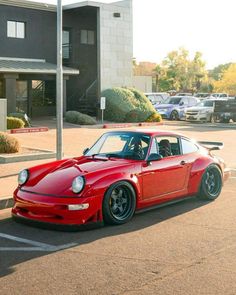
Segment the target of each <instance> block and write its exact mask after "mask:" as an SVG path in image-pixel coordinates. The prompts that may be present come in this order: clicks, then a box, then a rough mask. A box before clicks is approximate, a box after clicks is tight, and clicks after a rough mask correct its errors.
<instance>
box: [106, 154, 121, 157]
mask: <svg viewBox="0 0 236 295" xmlns="http://www.w3.org/2000/svg"><path fill="white" fill-rule="evenodd" d="M106 157H108V158H122V156H121V155H118V154H106Z"/></svg>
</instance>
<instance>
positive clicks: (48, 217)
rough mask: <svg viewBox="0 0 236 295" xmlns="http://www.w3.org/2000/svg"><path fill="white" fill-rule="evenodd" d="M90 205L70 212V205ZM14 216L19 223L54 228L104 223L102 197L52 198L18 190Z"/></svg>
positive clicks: (15, 196) (13, 209)
mask: <svg viewBox="0 0 236 295" xmlns="http://www.w3.org/2000/svg"><path fill="white" fill-rule="evenodd" d="M78 204H89V207H88V208H86V209H84V210H69V205H78ZM12 216H13V217H14V219H17V221H22V222H27V221H31V223H32V224H33V223H35V224H34V225H36V224H39V223H41V224H42V225H46V224H48V225H52V226H60V225H61V226H71V227H78V226H80V225H87V224H94V223H98V224H100V223H102V222H103V217H102V196H95V197H89V198H81V197H78V198H69V197H52V196H45V195H40V194H34V193H30V192H26V191H22V190H19V189H17V190H16V191H15V192H14V206H13V208H12Z"/></svg>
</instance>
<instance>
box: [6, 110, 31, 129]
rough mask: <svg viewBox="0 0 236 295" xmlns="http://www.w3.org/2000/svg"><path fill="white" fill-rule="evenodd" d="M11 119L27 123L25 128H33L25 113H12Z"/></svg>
mask: <svg viewBox="0 0 236 295" xmlns="http://www.w3.org/2000/svg"><path fill="white" fill-rule="evenodd" d="M9 117H14V118H19V119H21V120H22V121H23V122H24V123H25V125H24V126H25V127H30V126H31V123H30V118H29V117H28V116H27V117H26V118H25V114H23V113H10V114H9Z"/></svg>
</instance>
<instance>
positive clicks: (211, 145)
mask: <svg viewBox="0 0 236 295" xmlns="http://www.w3.org/2000/svg"><path fill="white" fill-rule="evenodd" d="M198 144H200V145H202V146H204V147H205V148H207V149H208V150H209V151H214V150H221V149H222V148H223V147H224V143H223V142H218V141H198Z"/></svg>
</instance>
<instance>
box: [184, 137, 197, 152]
mask: <svg viewBox="0 0 236 295" xmlns="http://www.w3.org/2000/svg"><path fill="white" fill-rule="evenodd" d="M181 142H182V151H183V154H190V153H195V152H197V151H198V147H197V146H196V145H195V144H194V143H193V142H191V141H189V140H187V139H184V138H182V139H181Z"/></svg>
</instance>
